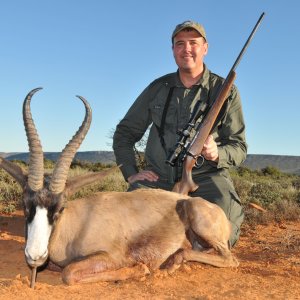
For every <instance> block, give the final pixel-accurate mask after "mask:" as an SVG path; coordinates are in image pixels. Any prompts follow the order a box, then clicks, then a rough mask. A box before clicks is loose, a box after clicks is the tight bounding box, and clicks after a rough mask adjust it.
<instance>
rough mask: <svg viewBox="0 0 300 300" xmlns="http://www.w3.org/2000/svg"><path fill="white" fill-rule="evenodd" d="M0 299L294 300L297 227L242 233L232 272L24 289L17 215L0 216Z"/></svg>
mask: <svg viewBox="0 0 300 300" xmlns="http://www.w3.org/2000/svg"><path fill="white" fill-rule="evenodd" d="M0 229H1V231H0V299H22V300H24V299H201V300H208V299H293V300H294V299H300V224H299V223H296V222H294V223H293V222H287V223H282V224H269V225H268V226H262V225H260V226H257V227H256V228H255V229H249V228H244V231H243V234H242V236H241V239H240V241H239V243H238V244H237V246H236V247H235V248H234V250H233V252H234V254H235V255H236V256H237V257H238V259H239V261H240V266H239V267H238V268H232V269H219V268H214V267H211V266H206V265H202V264H197V263H186V264H185V265H183V266H182V267H181V268H180V269H178V270H177V271H176V272H175V273H174V274H173V275H167V274H165V273H164V272H163V271H157V272H155V273H154V274H150V275H149V276H147V277H145V278H142V279H140V280H128V281H124V282H109V283H106V282H104V283H103V282H100V283H92V284H82V285H76V286H66V285H64V284H63V283H62V281H61V278H60V274H59V273H56V272H52V271H49V270H44V271H42V272H39V273H38V275H37V282H36V286H35V289H31V288H30V287H29V280H30V275H31V272H30V269H29V268H28V267H27V265H26V263H25V260H24V218H23V216H22V213H21V212H17V213H15V214H14V215H12V216H4V215H2V216H0Z"/></svg>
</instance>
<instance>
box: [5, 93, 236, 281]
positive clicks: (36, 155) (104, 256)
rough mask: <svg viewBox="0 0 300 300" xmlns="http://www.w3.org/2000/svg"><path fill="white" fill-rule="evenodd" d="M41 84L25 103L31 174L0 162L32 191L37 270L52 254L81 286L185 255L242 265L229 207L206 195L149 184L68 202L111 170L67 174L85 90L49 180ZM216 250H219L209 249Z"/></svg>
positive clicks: (29, 211) (29, 216)
mask: <svg viewBox="0 0 300 300" xmlns="http://www.w3.org/2000/svg"><path fill="white" fill-rule="evenodd" d="M37 90H39V89H35V90H32V91H31V92H30V93H29V94H28V95H27V96H26V98H25V100H24V104H23V117H24V124H25V131H26V134H27V139H28V144H29V150H30V161H29V170H28V174H25V172H23V171H22V169H21V168H20V167H18V166H17V165H15V164H13V163H12V162H9V161H7V160H5V159H3V158H0V167H2V168H3V169H4V170H6V171H7V172H8V173H9V174H10V175H11V176H12V177H14V178H15V180H16V181H17V182H18V183H19V184H20V185H21V186H22V187H23V190H24V195H23V203H24V213H25V218H26V225H27V226H26V235H27V239H26V248H25V257H26V261H27V263H28V264H29V266H31V267H32V268H33V269H36V268H37V267H39V266H41V265H43V264H44V263H45V262H46V261H48V258H49V260H50V261H51V262H52V263H53V264H55V265H57V266H59V267H61V268H62V269H63V271H62V279H63V281H64V282H65V283H66V284H76V283H83V282H95V281H109V280H124V279H127V278H138V277H142V276H144V275H145V274H148V273H149V272H150V271H149V270H155V269H158V268H166V269H167V270H169V271H174V270H175V269H176V268H178V267H179V266H180V265H181V263H182V262H183V261H197V262H201V263H206V264H210V265H213V266H217V267H236V266H237V265H238V261H237V260H236V259H235V258H234V257H233V255H232V254H231V252H230V250H229V248H228V239H229V236H230V232H231V228H230V223H229V222H228V220H227V218H226V216H225V214H224V212H223V211H222V209H221V208H219V207H218V206H216V205H214V204H212V203H210V202H208V201H206V200H204V199H202V198H191V197H188V196H183V195H180V194H177V193H174V192H168V191H163V190H150V189H144V190H137V191H134V192H100V193H96V194H94V195H92V196H90V197H86V198H83V199H79V200H75V201H70V202H68V203H67V197H69V196H70V195H72V194H73V193H74V192H75V191H77V190H78V189H79V188H81V187H83V186H84V185H86V184H90V183H92V182H95V181H97V180H100V178H101V177H102V176H103V173H93V174H85V175H80V176H78V177H73V178H70V179H67V175H68V170H69V167H70V164H71V161H72V159H73V158H74V156H75V153H76V151H77V149H78V148H79V146H80V144H81V143H82V141H83V139H84V137H85V135H86V133H87V131H88V129H89V126H90V123H91V115H92V113H91V108H90V106H89V104H88V102H87V101H86V100H85V99H84V98H82V97H79V96H78V97H79V98H80V99H81V100H82V102H83V103H84V105H85V109H86V113H85V119H84V121H83V123H82V125H81V127H80V128H79V129H78V131H77V133H76V134H75V135H74V136H73V138H72V139H71V140H70V141H69V143H68V144H67V145H66V147H65V148H64V150H63V151H62V153H61V155H60V157H59V159H58V161H57V163H56V165H55V168H54V171H53V174H52V177H51V178H49V177H48V176H46V175H44V169H43V151H42V146H41V143H40V140H39V137H38V134H37V131H36V128H35V125H34V122H33V119H32V116H31V111H30V101H31V97H32V95H33V94H34V93H35V92H36V91H37ZM104 175H105V174H104ZM196 242H197V243H198V247H197V250H194V249H193V247H192V245H193V244H195V243H196ZM199 245H201V247H200V246H199ZM209 249H215V250H216V251H217V254H212V253H207V252H208V250H209Z"/></svg>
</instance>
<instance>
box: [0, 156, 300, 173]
mask: <svg viewBox="0 0 300 300" xmlns="http://www.w3.org/2000/svg"><path fill="white" fill-rule="evenodd" d="M59 154H60V152H45V153H44V155H45V157H46V158H47V159H50V160H53V161H56V160H57V158H58V156H59ZM0 156H2V157H6V158H7V159H9V160H13V159H17V160H23V161H26V162H28V158H29V155H28V153H3V152H0ZM75 159H77V160H82V161H88V162H93V163H95V162H101V163H104V164H108V163H114V162H115V156H114V153H113V152H112V151H82V152H77V153H76V156H75ZM243 166H246V167H248V168H250V169H251V170H260V169H262V168H265V167H268V166H272V167H275V168H277V169H279V170H280V171H282V172H285V173H292V174H297V175H300V156H286V155H264V154H248V156H247V159H246V161H245V162H244V164H243Z"/></svg>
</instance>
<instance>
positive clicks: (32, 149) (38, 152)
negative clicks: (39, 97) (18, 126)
mask: <svg viewBox="0 0 300 300" xmlns="http://www.w3.org/2000/svg"><path fill="white" fill-rule="evenodd" d="M41 89H42V88H36V89H34V90H32V91H31V92H29V93H28V95H27V96H26V98H25V100H24V103H23V120H24V126H25V131H26V135H27V141H28V146H29V170H28V186H29V187H30V188H31V189H32V190H33V191H38V190H40V189H42V188H43V181H44V155H43V150H42V145H41V142H40V139H39V136H38V133H37V130H36V128H35V125H34V122H33V119H32V116H31V110H30V101H31V97H32V96H33V95H34V94H35V93H36V92H37V91H39V90H41Z"/></svg>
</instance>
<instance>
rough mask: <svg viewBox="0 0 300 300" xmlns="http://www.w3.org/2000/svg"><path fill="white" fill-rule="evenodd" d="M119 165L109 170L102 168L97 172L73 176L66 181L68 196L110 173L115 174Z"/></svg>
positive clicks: (99, 180)
mask: <svg viewBox="0 0 300 300" xmlns="http://www.w3.org/2000/svg"><path fill="white" fill-rule="evenodd" d="M118 168H119V167H118V166H115V167H112V168H110V169H107V170H102V171H99V172H95V173H87V174H83V175H78V176H75V177H71V178H69V179H68V181H67V183H66V188H65V193H66V195H67V197H70V196H72V195H73V194H74V193H76V192H77V191H78V190H80V189H81V188H82V187H84V186H87V185H89V184H93V183H95V182H97V181H98V182H101V180H103V179H104V178H105V177H107V176H108V175H111V174H113V173H114V172H116V170H117V169H118Z"/></svg>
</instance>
